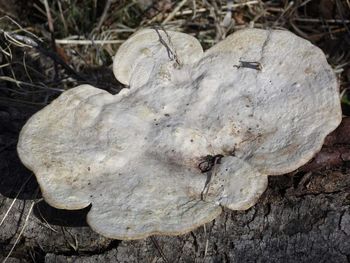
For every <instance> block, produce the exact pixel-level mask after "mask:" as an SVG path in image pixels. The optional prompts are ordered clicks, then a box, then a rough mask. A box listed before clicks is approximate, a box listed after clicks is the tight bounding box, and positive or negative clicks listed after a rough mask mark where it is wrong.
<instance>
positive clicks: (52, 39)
mask: <svg viewBox="0 0 350 263" xmlns="http://www.w3.org/2000/svg"><path fill="white" fill-rule="evenodd" d="M44 5H45V10H46V16H47V23H48V25H49V30H50V35H51V47H52V50H53V51H54V53H57V48H56V42H55V35H54V27H53V21H52V16H51V12H50V7H49V3H48V2H47V0H44ZM54 62H55V63H54V69H55V80H57V79H58V77H59V76H58V74H59V72H58V67H57V62H56V61H54Z"/></svg>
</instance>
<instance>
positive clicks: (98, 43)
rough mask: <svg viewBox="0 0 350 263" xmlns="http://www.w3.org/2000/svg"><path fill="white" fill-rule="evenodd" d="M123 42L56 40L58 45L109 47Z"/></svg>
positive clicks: (119, 40)
mask: <svg viewBox="0 0 350 263" xmlns="http://www.w3.org/2000/svg"><path fill="white" fill-rule="evenodd" d="M124 42H125V40H121V39H116V40H88V39H81V40H79V39H56V43H57V44H60V45H109V44H122V43H124Z"/></svg>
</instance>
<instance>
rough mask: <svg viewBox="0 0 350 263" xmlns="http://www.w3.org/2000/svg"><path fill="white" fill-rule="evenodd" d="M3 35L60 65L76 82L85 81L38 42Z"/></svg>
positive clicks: (21, 37) (8, 34)
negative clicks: (33, 49)
mask: <svg viewBox="0 0 350 263" xmlns="http://www.w3.org/2000/svg"><path fill="white" fill-rule="evenodd" d="M0 32H1V31H0ZM2 32H4V31H2ZM4 34H5V36H8V37H11V40H14V41H15V43H16V44H18V45H19V46H23V45H25V46H27V47H31V48H35V49H36V50H37V51H39V52H40V53H41V54H43V55H45V56H47V57H49V58H51V59H52V60H53V61H54V62H55V63H58V64H60V65H61V66H62V67H63V68H64V69H65V70H66V71H67V73H69V74H71V75H73V76H75V77H76V78H77V80H81V81H86V79H85V78H84V77H82V76H81V75H80V74H79V73H77V72H76V71H75V70H74V69H73V68H71V67H70V66H69V65H67V64H66V63H65V62H64V61H63V59H62V58H61V57H60V56H59V55H58V54H57V53H56V52H52V51H49V50H47V49H46V48H44V47H43V46H42V45H41V44H40V43H39V42H36V41H35V40H33V39H32V38H30V37H27V36H22V35H18V34H14V33H8V32H4Z"/></svg>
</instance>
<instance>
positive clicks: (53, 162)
mask: <svg viewBox="0 0 350 263" xmlns="http://www.w3.org/2000/svg"><path fill="white" fill-rule="evenodd" d="M169 51H171V52H169ZM172 53H173V54H175V55H176V58H177V62H176V61H175V60H172V59H171V58H172V57H171V56H170V55H171V54H172ZM114 73H115V75H116V77H117V78H118V79H119V80H120V81H121V82H123V83H124V84H127V85H129V86H130V88H128V89H123V90H122V91H121V92H120V93H119V94H117V95H111V94H109V93H107V92H106V91H103V90H100V89H97V88H94V87H92V86H89V85H82V86H78V87H76V88H73V89H70V90H68V91H65V92H64V93H63V94H62V95H61V96H60V97H58V98H57V99H56V100H54V101H53V102H52V103H51V104H50V105H48V106H47V107H45V108H44V109H43V110H41V111H40V112H38V113H36V114H35V115H34V116H33V117H32V118H31V119H30V120H29V121H28V122H27V124H26V125H25V126H24V128H23V130H22V132H21V134H20V139H19V143H18V153H19V156H20V158H21V160H22V161H23V163H24V164H25V165H26V166H27V167H28V168H29V169H31V170H32V171H33V172H34V173H35V175H36V177H37V180H38V182H39V184H40V187H41V190H42V192H43V196H44V198H45V200H46V201H47V202H48V203H49V204H50V205H52V206H54V207H57V208H64V209H80V208H84V207H86V206H88V205H90V204H92V208H91V210H90V212H89V214H88V223H89V225H90V226H91V227H92V228H93V229H94V230H95V231H97V232H99V233H101V234H103V235H105V236H107V237H112V238H118V239H137V238H143V237H146V236H149V235H152V234H181V233H185V232H187V231H190V230H192V229H193V228H195V227H197V226H199V225H201V224H204V223H206V222H208V221H210V220H212V219H214V218H215V217H216V216H217V215H219V214H220V213H221V211H222V207H227V208H229V209H234V210H243V209H248V208H249V207H251V206H252V205H254V204H255V203H256V202H257V200H258V198H259V196H260V195H261V194H262V193H263V192H264V190H265V189H266V186H267V175H277V174H283V173H287V172H290V171H292V170H294V169H296V168H298V167H299V166H301V165H303V164H305V163H306V162H307V161H309V160H310V159H311V158H312V157H313V155H314V154H315V153H316V152H317V151H319V149H320V148H321V146H322V143H323V140H324V138H325V136H326V135H327V134H328V133H330V132H331V131H332V130H334V129H335V128H336V127H337V126H338V124H339V123H340V120H341V111H340V105H339V93H338V86H337V80H336V77H335V75H334V73H333V72H332V69H331V67H330V66H329V65H328V64H327V61H326V58H325V56H324V54H323V53H322V51H321V50H320V49H318V48H317V47H315V46H313V45H312V44H311V43H309V42H308V41H306V40H303V39H301V38H299V37H297V36H295V35H293V34H292V33H289V32H285V31H264V30H258V29H249V30H243V31H238V32H236V33H234V34H233V35H230V36H229V37H228V38H227V39H225V40H224V41H222V42H220V43H219V44H217V45H216V46H214V47H213V48H211V49H209V50H207V51H206V52H204V53H203V51H202V48H201V46H200V45H199V43H198V41H197V40H196V39H195V38H193V37H191V36H189V35H186V34H182V33H177V32H168V35H166V34H165V33H164V32H156V31H154V30H143V31H141V32H138V33H136V34H135V35H133V36H132V37H131V38H130V39H129V40H127V41H126V42H125V43H124V44H123V45H122V46H121V47H120V49H119V51H118V53H117V55H116V57H115V60H114ZM213 156H220V157H217V158H216V157H213ZM201 165H202V166H203V165H206V166H207V169H205V170H204V172H203V170H201V169H199V168H200V167H201Z"/></svg>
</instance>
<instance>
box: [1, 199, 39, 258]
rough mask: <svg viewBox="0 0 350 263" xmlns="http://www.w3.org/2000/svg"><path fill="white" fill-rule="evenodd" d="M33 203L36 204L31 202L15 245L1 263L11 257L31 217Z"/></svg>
mask: <svg viewBox="0 0 350 263" xmlns="http://www.w3.org/2000/svg"><path fill="white" fill-rule="evenodd" d="M35 203H36V202H35V201H33V202H32V204H31V205H30V208H29V211H28V214H27V216H26V219H25V221H24V224H23V227H22V229H21V231H20V232H19V234H18V236H17V238H16V241H15V243H13V245H12V248H11V250H10V252H9V253H8V254H7V256H6V258H5V259H4V260H3V261H2V263H6V261H7V260H8V258H9V257H10V256H11V254H12V252H13V250H14V249H15V247H16V245H17V243H18V241H19V240H20V238H21V237H22V235H23V232H24V230H25V228H26V226H27V223H28V220H29V217H30V215H31V213H32V210H33V207H34V205H35Z"/></svg>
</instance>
